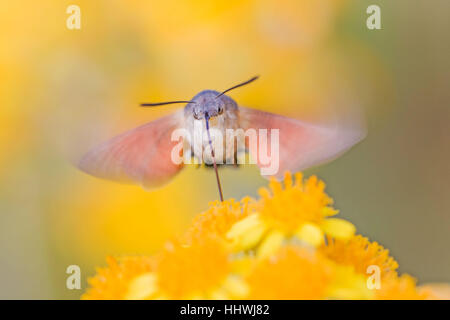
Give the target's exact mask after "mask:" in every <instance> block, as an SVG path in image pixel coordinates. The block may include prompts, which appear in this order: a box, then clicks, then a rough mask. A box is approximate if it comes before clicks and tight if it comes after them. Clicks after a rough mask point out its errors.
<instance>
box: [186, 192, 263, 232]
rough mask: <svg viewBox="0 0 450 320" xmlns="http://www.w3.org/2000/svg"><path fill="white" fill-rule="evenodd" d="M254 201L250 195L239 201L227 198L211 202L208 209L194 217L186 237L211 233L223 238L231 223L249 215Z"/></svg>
mask: <svg viewBox="0 0 450 320" xmlns="http://www.w3.org/2000/svg"><path fill="white" fill-rule="evenodd" d="M254 203H255V200H254V199H251V198H250V197H245V198H243V199H242V200H241V201H235V200H234V199H229V200H225V201H223V202H220V201H214V202H211V203H210V204H209V208H208V210H206V211H205V212H202V213H200V214H198V215H197V216H195V217H194V220H193V221H192V224H191V227H190V228H189V229H188V231H187V234H186V238H187V239H189V238H195V237H200V238H201V237H204V236H211V235H214V236H218V237H222V238H225V234H226V233H227V232H228V230H229V229H230V228H231V226H232V225H233V224H235V223H236V222H238V221H239V220H242V219H243V218H245V217H247V216H248V215H249V213H250V212H251V210H252V208H253V207H254V205H255V204H254Z"/></svg>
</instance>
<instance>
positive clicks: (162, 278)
mask: <svg viewBox="0 0 450 320" xmlns="http://www.w3.org/2000/svg"><path fill="white" fill-rule="evenodd" d="M269 186H270V187H269V189H266V188H262V189H261V190H260V191H259V194H260V198H259V199H253V198H249V197H246V198H244V199H242V200H241V201H235V200H233V199H230V200H226V201H223V202H213V203H210V205H209V209H208V210H206V211H205V212H203V213H200V214H199V215H197V216H196V217H195V218H194V221H193V222H192V224H191V226H190V227H189V228H188V230H187V231H186V233H185V234H184V235H183V236H182V237H180V238H179V239H177V240H174V241H170V242H168V243H166V245H165V246H164V248H163V249H162V250H161V251H160V252H159V253H158V254H157V255H155V256H152V257H125V258H117V259H115V258H109V259H108V266H107V267H106V268H103V269H99V270H98V271H97V275H96V276H95V277H93V278H91V279H90V281H89V283H90V289H88V291H87V292H86V293H85V294H84V295H83V297H82V298H83V299H427V298H433V296H432V294H431V292H429V291H426V290H423V289H420V288H417V287H416V284H415V280H414V279H413V278H412V277H410V276H408V275H399V274H398V273H397V268H398V264H397V262H396V261H395V260H394V259H393V258H392V257H391V256H390V255H389V251H388V250H386V249H385V248H383V247H382V246H381V245H379V244H378V243H376V242H371V241H369V240H368V239H367V238H365V237H363V236H361V235H355V231H356V229H355V227H354V226H353V224H351V223H350V222H348V221H346V220H343V219H340V218H336V217H335V215H336V214H337V213H338V211H337V210H336V209H334V208H333V206H332V205H333V200H332V199H331V198H330V197H329V196H328V195H327V194H326V193H325V191H324V190H325V184H324V183H323V181H320V180H319V179H317V177H315V176H311V177H310V178H308V179H306V180H305V179H304V178H303V176H302V175H301V174H296V175H295V179H293V177H292V176H291V174H286V176H285V179H284V183H283V184H282V183H279V182H277V181H275V180H272V181H271V182H270V185H269Z"/></svg>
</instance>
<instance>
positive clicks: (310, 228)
mask: <svg viewBox="0 0 450 320" xmlns="http://www.w3.org/2000/svg"><path fill="white" fill-rule="evenodd" d="M295 235H296V236H297V238H299V239H300V240H303V241H305V242H307V243H309V244H310V245H312V246H314V247H318V246H320V245H321V244H322V243H323V240H324V235H323V232H322V230H321V229H320V228H319V226H318V225H316V224H313V223H305V224H303V225H302V226H301V227H300V228H299V230H298V231H297V232H296V233H295Z"/></svg>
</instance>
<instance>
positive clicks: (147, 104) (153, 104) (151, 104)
mask: <svg viewBox="0 0 450 320" xmlns="http://www.w3.org/2000/svg"><path fill="white" fill-rule="evenodd" d="M172 103H195V101H168V102H156V103H141V107H156V106H163V105H165V104H172Z"/></svg>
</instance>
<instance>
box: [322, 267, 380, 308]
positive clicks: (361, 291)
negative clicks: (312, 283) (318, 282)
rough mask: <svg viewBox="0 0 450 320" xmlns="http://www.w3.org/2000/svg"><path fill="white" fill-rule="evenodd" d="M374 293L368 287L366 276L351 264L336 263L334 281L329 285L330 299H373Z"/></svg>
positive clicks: (328, 295)
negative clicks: (341, 264)
mask: <svg viewBox="0 0 450 320" xmlns="http://www.w3.org/2000/svg"><path fill="white" fill-rule="evenodd" d="M373 297H374V293H373V291H372V290H369V288H368V287H367V282H366V277H365V276H364V275H362V274H358V273H357V272H355V269H354V268H353V267H351V266H340V265H337V264H335V265H334V274H333V281H332V282H331V284H330V285H329V287H328V290H327V298H328V299H347V300H348V299H359V300H361V299H373Z"/></svg>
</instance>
